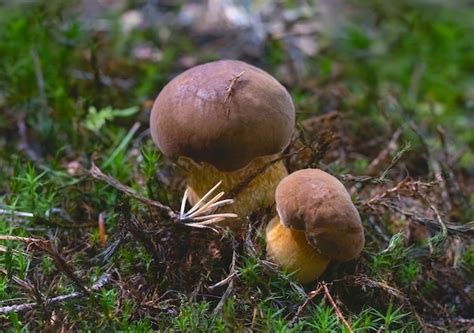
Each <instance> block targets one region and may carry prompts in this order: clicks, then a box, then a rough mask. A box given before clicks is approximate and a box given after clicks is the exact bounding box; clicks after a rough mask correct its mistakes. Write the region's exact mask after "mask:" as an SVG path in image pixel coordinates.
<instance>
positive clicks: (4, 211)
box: [0, 208, 35, 217]
mask: <svg viewBox="0 0 474 333" xmlns="http://www.w3.org/2000/svg"><path fill="white" fill-rule="evenodd" d="M0 215H11V216H15V217H34V216H35V215H34V214H33V213H28V212H18V211H14V210H7V209H1V208H0Z"/></svg>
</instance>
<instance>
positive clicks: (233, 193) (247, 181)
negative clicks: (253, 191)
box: [224, 147, 306, 199]
mask: <svg viewBox="0 0 474 333" xmlns="http://www.w3.org/2000/svg"><path fill="white" fill-rule="evenodd" d="M304 149H306V147H302V148H300V149H298V150H297V151H295V152H292V153H288V154H285V155H281V156H279V157H277V158H275V159H273V160H271V161H269V162H268V163H266V164H264V165H262V166H261V167H260V168H258V169H257V170H255V172H253V173H252V174H250V175H249V176H248V177H246V178H245V179H244V180H242V181H241V182H240V183H238V184H237V185H235V186H234V187H233V188H232V189H231V190H230V191H229V192H228V193H227V195H226V196H225V197H224V198H225V199H232V198H235V197H236V196H237V195H238V194H239V193H240V192H241V191H242V190H243V189H245V188H246V187H247V185H248V184H250V183H251V182H252V180H254V179H255V177H257V176H258V175H260V174H261V173H263V172H264V171H265V170H267V169H268V168H269V167H270V166H272V165H273V164H275V163H277V162H279V161H281V160H284V159H286V158H288V157H291V156H293V155H297V154H299V153H300V152H301V151H303V150H304Z"/></svg>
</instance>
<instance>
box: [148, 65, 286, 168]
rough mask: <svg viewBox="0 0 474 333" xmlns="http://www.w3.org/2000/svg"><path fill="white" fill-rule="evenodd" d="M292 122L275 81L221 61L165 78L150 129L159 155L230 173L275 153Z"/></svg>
mask: <svg viewBox="0 0 474 333" xmlns="http://www.w3.org/2000/svg"><path fill="white" fill-rule="evenodd" d="M239 74H241V75H240V77H239V78H238V79H236V76H238V75H239ZM232 82H233V83H232ZM229 88H231V89H229ZM294 121H295V109H294V106H293V102H292V100H291V97H290V95H289V94H288V92H287V91H286V89H285V88H284V87H283V86H282V85H281V84H280V83H279V82H278V81H277V80H275V79H274V78H273V77H272V76H271V75H269V74H268V73H266V72H264V71H263V70H261V69H259V68H256V67H254V66H251V65H249V64H246V63H244V62H241V61H236V60H222V61H215V62H210V63H207V64H204V65H200V66H196V67H193V68H191V69H189V70H187V71H185V72H184V73H182V74H180V75H178V76H177V77H176V78H174V79H173V80H172V81H170V82H169V83H168V84H167V85H166V86H165V87H164V88H163V90H162V91H161V93H160V94H159V96H158V98H157V99H156V101H155V103H154V105H153V110H152V113H151V119H150V128H151V135H152V138H153V141H154V142H155V144H156V145H157V146H158V147H159V149H160V150H161V151H162V152H163V153H164V154H165V155H167V156H170V157H179V156H185V157H189V158H191V159H193V160H194V161H196V162H207V163H210V164H212V165H214V166H215V167H216V168H218V169H219V170H221V171H232V170H237V169H240V168H241V167H244V166H245V165H247V164H248V163H249V162H250V161H251V160H253V159H254V158H256V157H258V156H264V155H270V154H276V153H279V152H281V151H282V150H283V149H284V148H285V147H286V146H287V145H288V143H289V140H290V138H291V135H292V133H293V128H294Z"/></svg>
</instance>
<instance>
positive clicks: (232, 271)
mask: <svg viewBox="0 0 474 333" xmlns="http://www.w3.org/2000/svg"><path fill="white" fill-rule="evenodd" d="M232 247H233V252H232V262H231V264H230V273H229V276H228V277H227V278H226V279H225V280H227V279H228V281H229V285H228V286H227V289H226V291H225V292H224V294H223V295H222V297H221V300H220V301H219V303H218V304H217V306H216V308H215V309H214V311H213V314H214V315H216V314H218V313H219V312H220V311H221V310H222V308H223V307H224V304H225V302H226V300H227V299H228V298H229V296H230V294H231V293H232V290H233V289H234V278H235V276H237V269H236V266H237V242H236V241H235V239H233V240H232ZM230 277H232V278H230ZM221 282H222V281H221ZM221 282H219V283H218V284H220V283H221ZM214 286H215V285H214ZM210 288H212V287H210Z"/></svg>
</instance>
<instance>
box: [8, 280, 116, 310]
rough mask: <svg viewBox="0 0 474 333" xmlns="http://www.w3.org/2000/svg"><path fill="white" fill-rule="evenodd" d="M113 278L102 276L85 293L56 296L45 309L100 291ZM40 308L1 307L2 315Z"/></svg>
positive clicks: (48, 301) (47, 303)
mask: <svg viewBox="0 0 474 333" xmlns="http://www.w3.org/2000/svg"><path fill="white" fill-rule="evenodd" d="M111 277H112V273H106V274H104V275H102V276H101V277H100V279H99V280H97V281H96V283H94V284H93V285H92V287H90V288H88V289H86V290H85V291H76V292H73V293H70V294H67V295H61V296H56V297H53V298H50V299H47V300H45V301H44V303H43V304H42V305H43V306H44V307H49V306H54V305H56V304H58V303H61V302H65V301H69V300H72V299H76V298H80V297H83V296H85V295H87V294H88V293H91V292H95V291H98V290H100V289H102V288H103V287H104V286H105V285H106V284H108V283H109V282H110V280H111ZM38 306H39V304H38V303H26V304H15V305H8V306H4V307H0V315H7V314H10V313H20V312H25V311H29V310H33V309H34V308H36V307H38Z"/></svg>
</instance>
